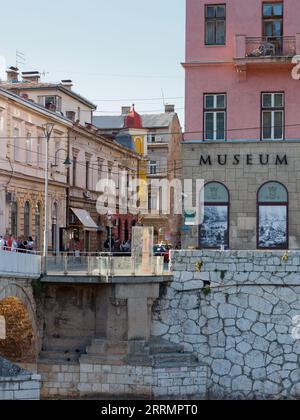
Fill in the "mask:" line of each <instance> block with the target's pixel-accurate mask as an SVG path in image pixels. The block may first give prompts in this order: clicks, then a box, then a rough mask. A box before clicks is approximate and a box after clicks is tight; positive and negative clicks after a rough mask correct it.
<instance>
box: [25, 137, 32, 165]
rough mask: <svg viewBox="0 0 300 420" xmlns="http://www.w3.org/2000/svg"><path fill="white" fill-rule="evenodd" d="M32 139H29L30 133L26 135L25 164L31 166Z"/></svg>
mask: <svg viewBox="0 0 300 420" xmlns="http://www.w3.org/2000/svg"><path fill="white" fill-rule="evenodd" d="M31 152H32V139H31V133H29V132H28V133H27V136H26V163H27V164H29V165H31V163H32V156H31Z"/></svg>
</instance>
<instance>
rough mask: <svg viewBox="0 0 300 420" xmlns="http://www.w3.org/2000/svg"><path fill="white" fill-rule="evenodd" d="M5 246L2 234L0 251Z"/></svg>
mask: <svg viewBox="0 0 300 420" xmlns="http://www.w3.org/2000/svg"><path fill="white" fill-rule="evenodd" d="M4 248H5V240H4V238H3V236H0V251H4Z"/></svg>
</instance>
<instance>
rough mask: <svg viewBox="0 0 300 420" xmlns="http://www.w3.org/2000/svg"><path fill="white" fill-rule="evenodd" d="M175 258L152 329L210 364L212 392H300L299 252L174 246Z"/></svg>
mask: <svg viewBox="0 0 300 420" xmlns="http://www.w3.org/2000/svg"><path fill="white" fill-rule="evenodd" d="M172 263H173V270H174V273H173V274H174V282H173V283H172V284H171V285H170V286H167V287H166V288H165V290H164V293H162V295H161V298H160V300H159V301H158V302H157V304H156V306H155V307H154V309H153V325H152V334H153V335H155V336H158V337H162V338H164V339H166V340H169V341H171V342H174V343H181V344H183V345H184V347H185V350H186V351H192V352H194V353H196V354H197V355H198V358H199V360H201V362H202V363H204V364H206V365H207V366H208V378H209V379H208V382H207V396H208V397H212V398H242V399H245V398H249V399H255V398H259V399H261V398H263V399H264V398H266V399H274V398H276V399H280V398H288V399H294V398H295V399H299V397H300V370H299V360H300V252H297V251H293V252H289V253H288V254H287V255H285V252H283V251H281V252H279V251H278V252H275V251H274V252H258V251H228V252H219V251H175V252H174V253H173V255H172ZM199 263H201V264H203V265H202V270H201V272H199V271H198V270H197V265H199ZM201 264H200V265H201Z"/></svg>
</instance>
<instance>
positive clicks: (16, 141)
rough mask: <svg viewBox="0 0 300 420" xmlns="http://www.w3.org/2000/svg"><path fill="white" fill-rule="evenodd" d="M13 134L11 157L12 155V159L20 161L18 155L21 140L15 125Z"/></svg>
mask: <svg viewBox="0 0 300 420" xmlns="http://www.w3.org/2000/svg"><path fill="white" fill-rule="evenodd" d="M13 135H14V140H13V142H14V143H13V157H14V160H17V161H20V155H21V153H20V151H21V148H20V144H21V142H20V130H19V128H17V127H15V128H14V134H13Z"/></svg>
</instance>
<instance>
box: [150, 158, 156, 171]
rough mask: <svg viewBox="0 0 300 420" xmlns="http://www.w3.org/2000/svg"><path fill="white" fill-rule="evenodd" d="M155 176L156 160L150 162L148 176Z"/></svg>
mask: <svg viewBox="0 0 300 420" xmlns="http://www.w3.org/2000/svg"><path fill="white" fill-rule="evenodd" d="M156 174H157V162H156V160H151V161H150V175H156Z"/></svg>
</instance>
